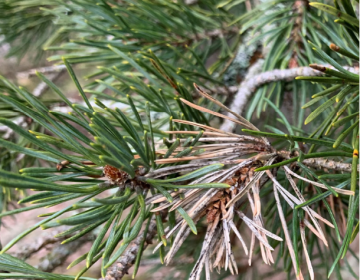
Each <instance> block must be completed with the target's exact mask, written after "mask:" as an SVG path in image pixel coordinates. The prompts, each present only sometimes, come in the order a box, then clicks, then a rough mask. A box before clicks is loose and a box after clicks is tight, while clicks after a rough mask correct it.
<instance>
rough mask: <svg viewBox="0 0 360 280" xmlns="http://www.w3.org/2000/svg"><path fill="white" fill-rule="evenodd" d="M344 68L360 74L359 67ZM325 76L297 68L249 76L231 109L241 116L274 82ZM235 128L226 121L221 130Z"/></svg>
mask: <svg viewBox="0 0 360 280" xmlns="http://www.w3.org/2000/svg"><path fill="white" fill-rule="evenodd" d="M326 67H329V68H333V66H330V65H327V66H326ZM344 68H345V69H347V70H348V71H350V72H353V73H358V72H359V68H358V67H344ZM323 74H324V73H323V72H320V71H317V70H314V69H312V68H311V67H297V68H292V69H282V70H280V69H275V70H271V71H267V72H263V73H261V74H258V75H256V76H252V77H249V75H247V77H246V79H245V80H244V81H243V82H242V83H241V84H240V85H239V90H238V92H237V93H236V94H235V96H234V99H233V101H232V104H231V107H230V109H231V110H232V111H234V112H236V113H237V114H239V115H241V114H242V113H243V110H244V108H245V106H246V104H247V101H248V99H249V97H250V96H251V94H253V93H254V92H255V91H256V90H257V89H258V88H259V87H261V86H262V85H265V84H269V83H272V82H278V81H286V80H292V79H295V78H296V77H297V76H322V75H323ZM235 126H236V124H235V123H234V122H231V121H230V120H225V121H224V122H223V124H222V125H221V127H220V129H221V130H223V131H227V132H232V131H233V130H234V129H235Z"/></svg>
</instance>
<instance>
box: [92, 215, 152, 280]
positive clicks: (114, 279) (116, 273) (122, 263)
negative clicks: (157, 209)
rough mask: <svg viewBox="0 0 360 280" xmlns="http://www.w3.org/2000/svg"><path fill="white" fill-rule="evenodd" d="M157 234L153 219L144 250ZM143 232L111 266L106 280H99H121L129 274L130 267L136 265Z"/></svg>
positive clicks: (103, 279)
mask: <svg viewBox="0 0 360 280" xmlns="http://www.w3.org/2000/svg"><path fill="white" fill-rule="evenodd" d="M155 234H156V221H155V219H152V220H151V222H150V225H149V228H148V233H147V235H146V240H145V244H144V247H143V249H144V250H145V248H146V247H147V245H149V244H151V240H152V239H153V238H154V236H155ZM143 235H144V234H143V231H142V232H141V233H140V234H139V235H138V237H137V238H136V239H135V240H134V241H133V242H131V244H130V245H129V247H128V248H127V249H126V251H125V252H124V254H123V255H122V256H121V257H120V258H119V260H118V261H117V262H116V263H115V264H114V265H113V266H111V267H110V268H109V269H108V270H107V273H106V276H105V278H100V279H99V280H120V279H122V278H123V277H124V276H125V274H127V273H128V270H129V269H130V267H131V266H132V265H133V264H134V262H135V259H136V255H137V252H138V250H139V246H140V244H141V242H142V241H143Z"/></svg>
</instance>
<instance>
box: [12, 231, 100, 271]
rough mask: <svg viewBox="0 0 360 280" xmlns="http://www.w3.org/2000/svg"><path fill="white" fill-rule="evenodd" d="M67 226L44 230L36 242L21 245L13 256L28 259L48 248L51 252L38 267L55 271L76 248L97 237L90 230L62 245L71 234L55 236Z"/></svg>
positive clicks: (42, 269)
mask: <svg viewBox="0 0 360 280" xmlns="http://www.w3.org/2000/svg"><path fill="white" fill-rule="evenodd" d="M66 228H67V227H60V228H58V229H56V230H52V231H50V232H49V231H47V232H44V234H42V235H41V236H40V237H39V238H37V239H36V241H35V242H33V243H31V244H28V245H25V246H23V247H21V248H20V249H19V250H18V251H17V252H15V253H13V256H14V257H17V258H19V259H22V260H27V259H29V258H30V257H32V256H33V255H34V254H36V253H38V252H39V251H40V250H42V249H45V248H46V249H47V250H49V251H50V252H49V253H48V254H46V256H45V257H43V258H42V259H41V260H40V262H39V264H38V265H37V268H38V269H40V270H41V271H45V272H52V271H54V270H55V269H56V268H57V267H59V266H61V265H62V264H63V263H64V262H65V261H66V259H67V258H68V256H70V255H71V254H73V253H74V248H75V249H78V248H80V247H81V246H83V245H84V244H85V243H87V242H90V241H93V240H94V239H95V233H94V232H90V233H88V234H86V235H84V236H82V237H81V238H79V239H77V240H74V241H73V242H71V243H67V244H63V245H60V244H59V243H60V242H61V241H63V240H65V239H67V238H68V237H69V236H62V237H59V238H56V237H54V236H55V235H56V234H58V233H60V232H62V231H64V230H66Z"/></svg>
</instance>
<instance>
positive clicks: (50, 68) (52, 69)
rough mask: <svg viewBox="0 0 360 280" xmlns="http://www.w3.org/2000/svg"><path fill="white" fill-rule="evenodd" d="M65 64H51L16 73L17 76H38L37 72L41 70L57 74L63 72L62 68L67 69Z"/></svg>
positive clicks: (43, 72)
mask: <svg viewBox="0 0 360 280" xmlns="http://www.w3.org/2000/svg"><path fill="white" fill-rule="evenodd" d="M65 69H66V67H65V65H51V66H45V67H40V68H35V69H30V70H27V71H24V72H19V73H17V74H16V77H17V78H31V77H35V76H36V72H39V73H41V74H54V73H55V74H56V73H59V72H61V71H62V70H65Z"/></svg>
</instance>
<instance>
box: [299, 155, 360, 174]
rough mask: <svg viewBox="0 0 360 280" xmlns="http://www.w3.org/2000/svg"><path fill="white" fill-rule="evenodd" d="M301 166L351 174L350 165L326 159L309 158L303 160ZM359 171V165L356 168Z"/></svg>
mask: <svg viewBox="0 0 360 280" xmlns="http://www.w3.org/2000/svg"><path fill="white" fill-rule="evenodd" d="M302 163H303V164H305V165H307V166H309V167H313V168H321V169H324V168H326V169H332V170H335V171H341V172H349V173H350V172H351V165H352V164H351V163H344V162H338V161H334V160H329V159H326V158H309V159H305V160H304V161H303V162H302ZM357 169H358V170H359V165H358V168H357Z"/></svg>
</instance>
